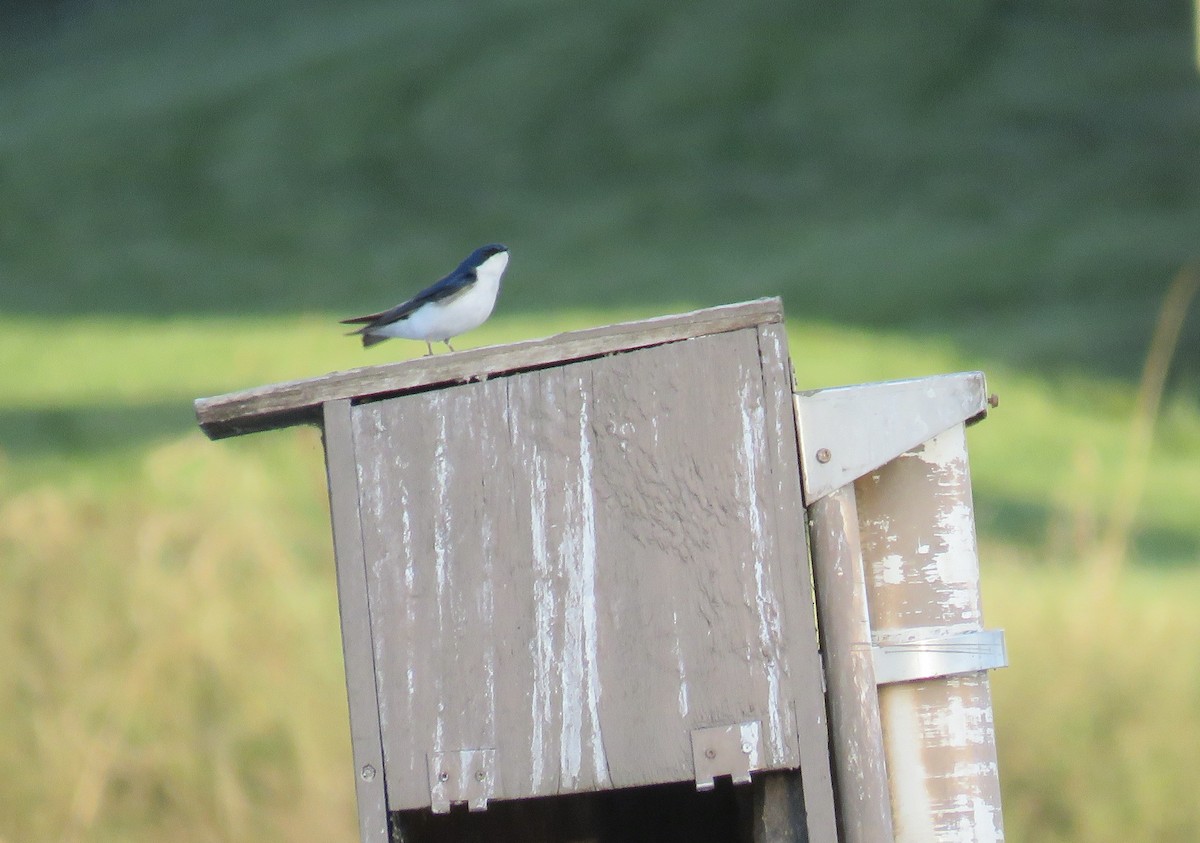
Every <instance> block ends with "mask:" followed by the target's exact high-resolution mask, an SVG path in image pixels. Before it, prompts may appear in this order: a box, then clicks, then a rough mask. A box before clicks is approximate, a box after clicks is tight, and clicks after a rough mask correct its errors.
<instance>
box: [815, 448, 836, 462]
mask: <svg viewBox="0 0 1200 843" xmlns="http://www.w3.org/2000/svg"><path fill="white" fill-rule="evenodd" d="M831 459H833V454H831V453H829V449H828V448H818V449H817V462H819V463H827V462H829V461H830V460H831Z"/></svg>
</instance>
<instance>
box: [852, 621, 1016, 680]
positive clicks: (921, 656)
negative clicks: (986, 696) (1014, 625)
mask: <svg viewBox="0 0 1200 843" xmlns="http://www.w3.org/2000/svg"><path fill="white" fill-rule="evenodd" d="M931 632H932V630H930V629H922V630H904V631H899V630H897V631H885V632H877V633H875V635H874V636H873V638H874V646H873V647H872V648H871V650H872V654H873V656H874V662H875V683H876V684H877V685H888V684H891V683H893V682H915V681H917V680H920V679H938V678H941V677H943V676H954V675H956V674H960V673H978V672H979V671H982V670H994V669H995V668H998V667H1007V666H1008V652H1007V650H1006V649H1005V646H1004V630H1002V629H977V630H969V631H967V632H956V633H952V634H949V635H936V634H933V635H931V634H930V633H931ZM915 636H920V637H915Z"/></svg>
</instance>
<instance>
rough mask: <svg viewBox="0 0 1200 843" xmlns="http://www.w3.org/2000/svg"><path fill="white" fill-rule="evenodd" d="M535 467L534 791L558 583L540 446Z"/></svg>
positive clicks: (540, 769) (542, 750) (542, 779)
mask: <svg viewBox="0 0 1200 843" xmlns="http://www.w3.org/2000/svg"><path fill="white" fill-rule="evenodd" d="M530 463H531V466H532V468H533V488H532V492H533V494H532V496H531V500H530V510H531V512H530V516H531V517H530V521H531V524H530V526H531V528H532V533H533V570H534V575H535V576H534V584H533V600H534V604H533V617H534V635H533V641H532V642H531V645H530V646H531V647H532V648H533V690H532V694H531V696H530V703H531V706H532V710H531V712H530V715H531V720H532V728H531V730H530V736H531V741H530V747H529V752H530V758H532V759H533V770H532V774H531V777H532V779H533V781H532V783H531V784H532V789H533V792H534V793H543V792H545V791H546V790H547V789H548V786H549V784H550V783H549V781H548V780H547V776H546V765H545V759H546V756H547V754H548V748H547V746H546V734H545V729H546V725H547V724H549V723H550V722H551V717H552V716H553V701H554V690H553V686H554V684H555V677H556V675H557V674H556V671H555V659H554V650H555V647H554V639H553V635H554V617H555V601H554V586H553V582H552V580H551V568H550V550H549V547H548V545H547V542H546V463H545V459H544V458H543V457H542V455H541V454H540V453H538V451H537V449H536V447H535V448H534V450H533V454H532V455H531V459H530Z"/></svg>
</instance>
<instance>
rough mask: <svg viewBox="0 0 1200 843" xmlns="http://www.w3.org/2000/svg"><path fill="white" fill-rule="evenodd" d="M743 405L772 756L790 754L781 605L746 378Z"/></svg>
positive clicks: (755, 396)
mask: <svg viewBox="0 0 1200 843" xmlns="http://www.w3.org/2000/svg"><path fill="white" fill-rule="evenodd" d="M739 398H740V403H741V407H742V443H741V444H742V450H741V453H740V454H739V465H738V473H739V475H740V476H741V478H742V482H743V483H744V484H745V485H744V487H743V489H742V500H744V501H745V502H746V507H747V512H746V516H747V520H748V521H749V522H750V552H751V553H752V555H753V556H754V588H755V595H754V599H755V604H756V609H757V614H758V643H759V651H760V653H761V655H762V666H763V673H764V675H765V678H766V680H767V742H768V744H769V746H770V754H771V759H772V760H773V761H774V760H779V759H782V758H786V757H787V747H786V745H785V743H784V729H783V711H782V706H781V701H780V684H781V676H780V665H779V641H780V639H781V638H782V635H781V634H780V628H779V606H778V604H777V602H776V595H775V589H774V584H773V583H771V582H769V581H768V577H769V573H768V571H767V560H766V548H767V539H766V536H765V533H764V530H763V523H762V513H761V512H760V511H759V506H758V472H759V463H760V459H763V458H764V456H765V443H764V442H763V441H762V431H763V429H764V427H765V423H764V416H765V413H764V410H763V405H762V401H761V394H760V393H759V392H758V391H757V390H752V389H751V387H750V384H749V383H747V382H746V381H745V380H743V383H742V386H741V388H740V396H739Z"/></svg>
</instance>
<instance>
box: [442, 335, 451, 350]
mask: <svg viewBox="0 0 1200 843" xmlns="http://www.w3.org/2000/svg"><path fill="white" fill-rule="evenodd" d="M442 342H444V343H445V344H446V348H448V349H450V350H451V351H453V350H454V346H452V345H451V344H450V340H449V338H447V339H444V340H442Z"/></svg>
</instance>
